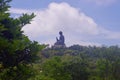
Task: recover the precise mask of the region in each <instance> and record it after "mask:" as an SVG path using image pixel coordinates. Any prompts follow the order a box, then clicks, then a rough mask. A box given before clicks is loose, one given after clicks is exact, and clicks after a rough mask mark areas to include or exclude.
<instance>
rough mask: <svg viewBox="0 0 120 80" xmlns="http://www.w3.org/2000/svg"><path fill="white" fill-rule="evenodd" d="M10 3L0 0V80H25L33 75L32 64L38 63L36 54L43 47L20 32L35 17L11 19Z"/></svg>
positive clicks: (23, 16)
mask: <svg viewBox="0 0 120 80" xmlns="http://www.w3.org/2000/svg"><path fill="white" fill-rule="evenodd" d="M10 1H11V0H0V80H27V79H28V78H30V77H32V76H34V75H35V70H34V68H33V66H32V64H33V63H36V62H38V61H39V59H40V58H39V55H38V52H39V51H40V50H41V49H43V47H44V46H42V45H39V44H38V42H36V41H30V40H29V39H28V37H27V36H25V35H24V34H23V31H22V27H24V25H26V24H30V21H31V20H32V19H33V18H34V17H35V15H34V14H33V13H32V14H31V15H27V14H23V15H22V16H20V17H19V18H17V19H14V18H11V17H10V15H9V13H8V12H7V11H8V8H10V6H9V2H10Z"/></svg>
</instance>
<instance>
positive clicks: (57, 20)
mask: <svg viewBox="0 0 120 80" xmlns="http://www.w3.org/2000/svg"><path fill="white" fill-rule="evenodd" d="M10 12H11V13H15V14H22V13H31V12H34V13H35V14H36V17H35V18H34V19H33V21H32V22H31V24H28V25H26V26H25V27H23V30H24V32H25V34H26V35H28V36H29V38H30V39H32V40H37V41H39V42H41V43H49V44H54V42H55V37H56V36H58V32H59V31H63V33H64V35H65V38H66V44H67V45H71V44H74V43H76V44H77V43H78V44H81V45H100V44H99V43H97V42H89V41H82V40H84V39H85V40H89V39H90V38H93V39H94V37H96V36H98V35H105V37H104V38H108V39H110V38H112V39H114V38H115V39H117V38H120V35H119V34H118V33H116V32H111V31H109V30H106V29H104V28H101V27H99V26H98V25H97V23H95V21H94V20H93V19H92V18H91V17H89V16H87V15H85V14H84V13H83V12H81V11H79V10H78V9H76V8H74V7H72V6H70V5H69V4H67V3H51V4H50V5H49V6H48V8H46V9H44V10H24V9H16V8H12V9H10ZM113 33H114V34H113ZM111 34H112V36H111ZM116 34H118V35H116ZM115 35H116V36H115ZM99 37H100V36H99Z"/></svg>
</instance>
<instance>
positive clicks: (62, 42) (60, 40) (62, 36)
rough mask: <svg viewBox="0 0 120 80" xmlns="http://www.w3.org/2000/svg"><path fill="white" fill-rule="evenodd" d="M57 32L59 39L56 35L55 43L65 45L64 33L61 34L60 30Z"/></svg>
mask: <svg viewBox="0 0 120 80" xmlns="http://www.w3.org/2000/svg"><path fill="white" fill-rule="evenodd" d="M59 34H60V37H59V39H58V38H57V37H56V43H55V45H62V46H64V45H65V43H64V42H65V38H64V35H63V33H62V31H60V32H59Z"/></svg>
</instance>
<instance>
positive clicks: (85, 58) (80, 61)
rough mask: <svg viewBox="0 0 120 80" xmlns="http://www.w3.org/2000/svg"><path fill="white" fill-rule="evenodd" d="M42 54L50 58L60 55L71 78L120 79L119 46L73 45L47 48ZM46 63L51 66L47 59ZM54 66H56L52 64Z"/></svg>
mask: <svg viewBox="0 0 120 80" xmlns="http://www.w3.org/2000/svg"><path fill="white" fill-rule="evenodd" d="M42 55H43V57H44V58H45V59H46V58H47V59H48V60H51V59H52V58H54V57H55V56H58V57H59V58H60V59H61V60H62V61H61V62H62V63H65V64H62V65H63V66H64V68H65V70H64V71H65V72H66V70H67V72H68V73H67V74H68V75H69V76H70V79H69V80H119V79H120V77H119V74H120V48H119V47H118V46H110V47H104V46H101V47H96V46H80V45H73V46H70V47H67V48H47V49H45V50H43V51H42ZM52 62H53V61H52ZM44 64H45V65H49V66H51V65H50V64H49V63H48V62H47V60H46V62H44ZM52 68H54V67H53V66H52ZM49 69H50V68H48V71H49ZM43 71H44V67H43ZM65 72H64V73H65ZM56 76H57V75H56ZM53 79H54V78H53ZM55 80H56V79H55ZM63 80H65V79H63Z"/></svg>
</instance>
